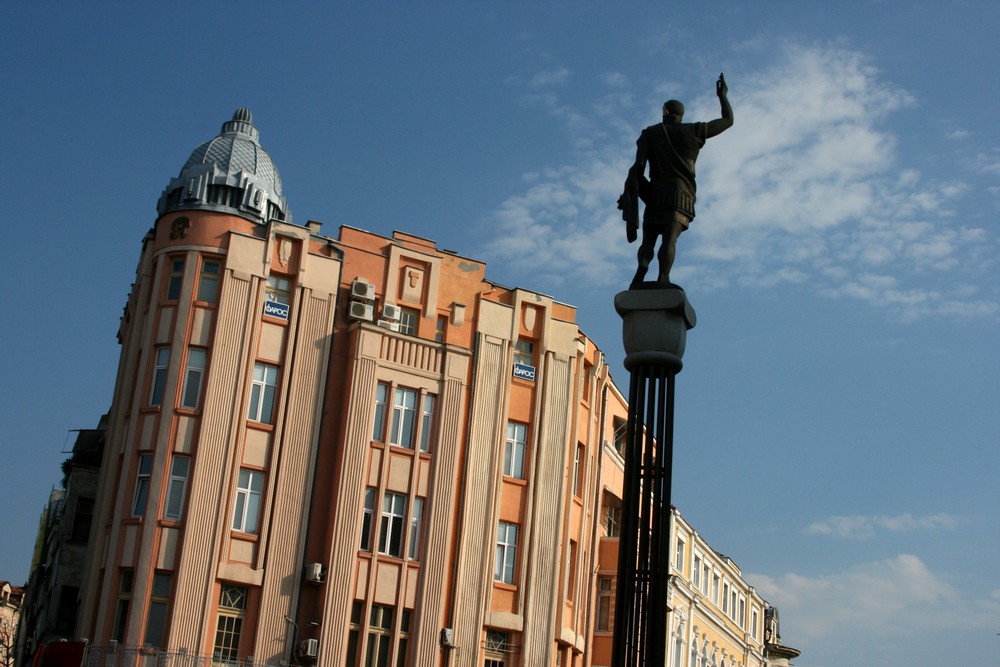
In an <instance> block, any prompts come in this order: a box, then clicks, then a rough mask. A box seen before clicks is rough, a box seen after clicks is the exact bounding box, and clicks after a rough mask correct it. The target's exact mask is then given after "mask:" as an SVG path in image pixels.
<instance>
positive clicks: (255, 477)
mask: <svg viewBox="0 0 1000 667" xmlns="http://www.w3.org/2000/svg"><path fill="white" fill-rule="evenodd" d="M263 490H264V473H262V472H261V471H259V470H247V469H246V468H240V478H239V482H238V484H237V486H236V503H235V508H234V511H233V530H238V531H240V532H241V533H249V534H251V535H255V534H256V533H257V522H258V520H259V519H260V496H261V491H263Z"/></svg>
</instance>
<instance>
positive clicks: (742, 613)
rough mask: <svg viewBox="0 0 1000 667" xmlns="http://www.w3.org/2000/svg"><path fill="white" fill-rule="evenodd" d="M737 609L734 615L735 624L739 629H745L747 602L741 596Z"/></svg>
mask: <svg viewBox="0 0 1000 667" xmlns="http://www.w3.org/2000/svg"><path fill="white" fill-rule="evenodd" d="M737 609H739V611H738V612H737V613H736V622H737V623H738V624H739V626H740V627H741V628H742V627H745V626H746V623H747V601H746V599H745V598H744V597H743V596H742V595H741V596H740V604H739V607H737Z"/></svg>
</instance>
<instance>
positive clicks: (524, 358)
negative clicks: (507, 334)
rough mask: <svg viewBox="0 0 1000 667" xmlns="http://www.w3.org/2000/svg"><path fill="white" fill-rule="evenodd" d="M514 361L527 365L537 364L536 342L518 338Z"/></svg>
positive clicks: (515, 344)
mask: <svg viewBox="0 0 1000 667" xmlns="http://www.w3.org/2000/svg"><path fill="white" fill-rule="evenodd" d="M514 363H515V364H524V365H525V366H534V365H535V342H534V341H531V340H528V339H527V338H518V339H517V342H516V343H514Z"/></svg>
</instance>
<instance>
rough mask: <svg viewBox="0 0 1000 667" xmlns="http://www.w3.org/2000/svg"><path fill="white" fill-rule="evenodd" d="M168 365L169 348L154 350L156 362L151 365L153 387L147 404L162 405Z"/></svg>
mask: <svg viewBox="0 0 1000 667" xmlns="http://www.w3.org/2000/svg"><path fill="white" fill-rule="evenodd" d="M169 365H170V348H169V347H165V346H164V347H158V348H156V361H155V363H154V364H153V386H152V387H151V389H150V392H149V404H150V405H161V404H162V403H163V390H164V389H165V388H166V386H167V366H169Z"/></svg>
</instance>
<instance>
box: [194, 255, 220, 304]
mask: <svg viewBox="0 0 1000 667" xmlns="http://www.w3.org/2000/svg"><path fill="white" fill-rule="evenodd" d="M209 267H215V270H214V271H211V270H209ZM221 284H222V262H221V261H220V260H219V259H214V258H213V259H205V258H203V259H202V260H201V266H200V267H199V268H198V291H197V292H196V293H195V301H200V302H201V303H218V301H219V286H220V285H221Z"/></svg>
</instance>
